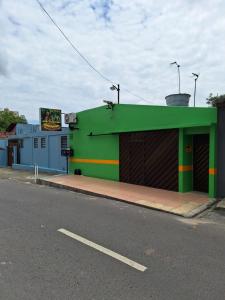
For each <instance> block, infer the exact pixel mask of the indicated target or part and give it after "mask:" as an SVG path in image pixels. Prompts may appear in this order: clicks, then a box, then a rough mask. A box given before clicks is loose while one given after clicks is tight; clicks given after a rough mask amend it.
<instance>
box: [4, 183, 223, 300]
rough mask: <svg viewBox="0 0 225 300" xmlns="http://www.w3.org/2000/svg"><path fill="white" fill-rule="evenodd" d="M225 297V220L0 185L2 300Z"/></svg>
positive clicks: (25, 186) (29, 186) (26, 186)
mask: <svg viewBox="0 0 225 300" xmlns="http://www.w3.org/2000/svg"><path fill="white" fill-rule="evenodd" d="M224 218H225V217H224ZM62 229H63V230H64V231H63V230H62ZM60 230H61V232H60ZM62 231H63V232H64V233H65V232H66V233H68V232H69V235H66V234H64V233H63V232H62ZM118 258H121V259H118ZM128 262H131V263H130V264H129V263H128ZM132 264H137V266H141V267H140V270H139V269H138V268H135V267H133V266H132ZM134 266H136V265H134ZM224 298H225V223H224V222H223V216H221V218H220V221H218V222H217V219H216V218H215V217H209V218H207V216H205V217H204V218H201V219H184V218H180V217H177V216H174V215H170V214H166V213H162V212H158V211H154V210H150V209H146V208H141V207H137V206H133V205H129V204H125V203H121V202H117V201H113V200H109V199H104V198H98V197H93V196H89V195H84V194H79V193H74V192H70V191H64V190H60V189H55V188H50V187H45V186H39V185H35V184H31V183H29V182H22V181H21V182H19V181H16V180H9V179H1V180H0V299H2V300H14V299H15V300H20V299H21V300H26V299H27V300H28V299H29V300H31V299H32V300H37V299H42V300H43V299H54V300H58V299H60V300H61V299H62V300H65V299H68V300H70V299H77V300H94V299H95V300H111V299H113V300H137V299H141V300H147V299H148V300H149V299H160V300H161V299H165V300H169V299H171V300H176V299H177V300H183V299H187V300H190V299H193V300H195V299H198V300H201V299H202V300H203V299H204V300H207V299H209V300H212V299H216V300H220V299H221V300H224Z"/></svg>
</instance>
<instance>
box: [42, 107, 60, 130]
mask: <svg viewBox="0 0 225 300" xmlns="http://www.w3.org/2000/svg"><path fill="white" fill-rule="evenodd" d="M40 122H41V130H42V131H61V130H62V125H61V124H62V122H61V110H60V109H52V108H40Z"/></svg>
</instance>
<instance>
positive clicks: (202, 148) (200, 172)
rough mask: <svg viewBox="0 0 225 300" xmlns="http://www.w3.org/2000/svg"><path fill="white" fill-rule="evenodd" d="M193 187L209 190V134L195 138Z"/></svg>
mask: <svg viewBox="0 0 225 300" xmlns="http://www.w3.org/2000/svg"><path fill="white" fill-rule="evenodd" d="M193 189H194V191H199V192H205V193H207V192H208V189H209V135H208V134H200V135H195V136H194V138H193Z"/></svg>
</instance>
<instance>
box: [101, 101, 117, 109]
mask: <svg viewBox="0 0 225 300" xmlns="http://www.w3.org/2000/svg"><path fill="white" fill-rule="evenodd" d="M103 102H104V103H106V104H107V105H108V107H107V109H113V107H114V105H115V103H113V102H112V101H108V100H103Z"/></svg>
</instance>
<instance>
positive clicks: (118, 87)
mask: <svg viewBox="0 0 225 300" xmlns="http://www.w3.org/2000/svg"><path fill="white" fill-rule="evenodd" d="M110 90H111V91H117V103H118V104H120V85H119V84H117V86H116V85H115V84H113V85H112V86H111V87H110Z"/></svg>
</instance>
